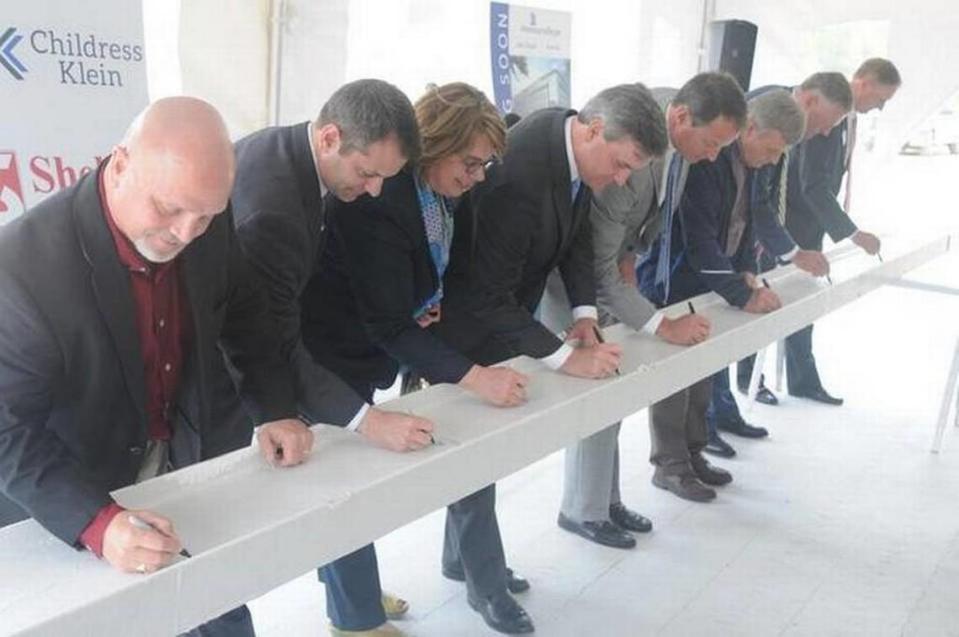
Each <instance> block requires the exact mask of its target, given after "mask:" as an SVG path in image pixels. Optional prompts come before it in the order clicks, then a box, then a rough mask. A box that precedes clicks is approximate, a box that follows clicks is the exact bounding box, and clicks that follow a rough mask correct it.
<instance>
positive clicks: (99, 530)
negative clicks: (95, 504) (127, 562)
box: [80, 503, 126, 558]
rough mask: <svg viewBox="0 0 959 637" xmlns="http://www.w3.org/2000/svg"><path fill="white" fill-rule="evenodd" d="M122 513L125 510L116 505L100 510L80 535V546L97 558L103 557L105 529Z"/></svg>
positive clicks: (109, 505)
mask: <svg viewBox="0 0 959 637" xmlns="http://www.w3.org/2000/svg"><path fill="white" fill-rule="evenodd" d="M123 511H126V509H124V508H123V507H122V506H120V505H119V504H116V503H113V504H108V505H106V506H105V507H103V508H102V509H100V511H99V512H98V513H97V514H96V517H94V518H93V521H92V522H90V524H88V525H87V528H85V529H83V533H81V534H80V544H82V545H83V546H85V547H87V550H88V551H90V552H91V553H93V554H94V555H96V556H97V557H98V558H100V557H103V535H104V534H105V533H106V532H107V527H108V526H110V522H112V521H113V518H115V517H116V516H117V514H118V513H122V512H123Z"/></svg>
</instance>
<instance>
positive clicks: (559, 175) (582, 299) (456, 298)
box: [435, 84, 667, 631]
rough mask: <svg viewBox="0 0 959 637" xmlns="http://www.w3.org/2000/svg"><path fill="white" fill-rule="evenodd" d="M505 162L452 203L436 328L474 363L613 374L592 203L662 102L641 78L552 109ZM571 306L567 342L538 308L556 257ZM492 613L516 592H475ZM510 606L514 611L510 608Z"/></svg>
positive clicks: (651, 133)
mask: <svg viewBox="0 0 959 637" xmlns="http://www.w3.org/2000/svg"><path fill="white" fill-rule="evenodd" d="M507 140H508V141H507V150H506V154H505V156H504V157H503V160H502V163H501V164H499V165H497V166H495V167H493V168H492V169H491V170H490V173H489V175H488V176H487V178H486V181H485V182H483V183H482V184H480V185H479V186H477V187H476V188H474V191H473V193H472V194H471V196H470V198H469V199H468V200H464V201H463V202H461V204H460V205H459V206H458V208H457V212H456V228H457V231H456V234H455V235H454V238H453V247H452V253H451V256H450V264H449V268H448V269H447V274H446V278H445V284H444V288H445V290H446V293H445V294H446V296H445V298H444V302H443V320H442V321H440V322H439V323H437V324H436V325H435V327H437V328H438V329H437V330H436V332H437V334H439V335H440V337H441V338H443V339H445V340H446V341H447V342H449V343H450V344H451V345H453V347H455V348H456V349H458V350H459V351H461V352H463V353H464V354H466V355H467V356H468V357H469V358H471V359H472V360H473V361H474V362H476V363H479V364H483V365H491V364H495V363H499V362H502V361H505V360H507V359H510V358H513V357H515V356H519V355H521V354H525V355H527V356H530V357H533V358H538V359H540V360H542V361H543V363H544V364H546V365H547V366H548V367H550V368H552V369H554V370H558V371H561V372H563V373H565V374H570V375H573V376H579V377H582V378H606V377H608V376H610V375H612V374H614V373H615V371H616V369H617V367H618V365H619V361H620V353H621V349H620V347H619V346H618V345H615V344H604V343H600V342H599V341H598V339H597V338H596V333H597V329H598V323H597V317H598V313H597V310H596V289H595V283H594V280H593V276H592V272H591V270H592V263H593V250H592V233H591V229H590V224H589V203H590V199H591V197H592V192H593V190H596V191H599V190H602V189H603V188H605V187H606V186H607V185H609V184H611V183H614V182H615V183H619V184H622V183H625V181H626V179H627V178H628V177H629V173H630V171H632V170H638V169H639V168H641V167H643V166H644V165H646V163H648V162H649V160H650V159H651V158H652V157H655V156H657V155H660V154H662V152H663V151H664V150H665V148H666V143H667V142H666V130H665V126H664V125H663V117H662V112H661V111H660V109H659V107H658V106H657V105H656V101H655V100H654V99H653V97H652V95H650V93H649V90H648V89H646V87H644V86H642V85H641V84H624V85H620V86H615V87H612V88H609V89H606V90H604V91H602V92H601V93H599V94H598V95H596V96H595V97H594V98H592V99H591V100H589V102H587V104H586V106H585V107H584V108H583V110H582V111H581V112H580V113H576V111H572V110H565V109H560V108H547V109H543V110H540V111H537V112H535V113H532V114H530V115H527V116H526V117H524V118H523V119H522V121H520V122H519V123H518V124H516V125H515V126H514V127H513V128H511V129H510V130H509V134H508V138H507ZM557 267H558V268H559V271H560V273H561V275H562V277H563V282H564V283H565V285H566V290H567V293H568V296H569V299H570V304H571V305H572V306H573V308H572V317H573V319H574V323H573V326H572V327H571V328H570V330H569V332H568V334H569V336H570V338H571V339H576V340H577V344H578V346H577V345H576V344H574V345H571V344H569V343H564V342H563V341H562V340H561V339H560V338H558V337H557V336H556V335H555V334H554V333H553V332H551V331H550V330H549V329H548V328H547V327H545V326H544V325H543V324H542V323H540V322H539V321H538V320H537V318H536V317H535V315H534V313H535V312H536V309H537V307H538V306H539V304H540V301H541V299H542V296H543V291H544V289H545V287H546V280H547V277H548V276H549V273H550V272H551V271H552V270H553V268H557ZM470 605H471V606H473V608H475V609H477V610H478V611H479V612H481V613H483V615H484V618H485V619H486V621H487V623H490V624H492V623H493V622H491V621H490V617H491V616H492V613H493V612H494V611H495V614H496V615H497V616H499V617H507V618H508V617H511V616H512V617H515V618H517V620H516V622H515V623H516V624H517V628H520V627H522V628H523V629H524V631H525V630H526V629H530V630H531V629H532V623H531V622H530V621H529V620H528V619H527V618H526V615H525V612H523V611H522V609H521V608H519V605H518V604H516V602H515V600H512V598H511V597H509V595H508V594H503V595H500V596H499V597H498V598H491V599H487V600H479V599H471V600H470ZM511 609H512V610H511Z"/></svg>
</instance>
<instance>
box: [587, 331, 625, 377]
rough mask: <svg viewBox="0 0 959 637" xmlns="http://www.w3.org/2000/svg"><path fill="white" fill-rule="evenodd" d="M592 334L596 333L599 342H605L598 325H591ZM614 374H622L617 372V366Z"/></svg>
mask: <svg viewBox="0 0 959 637" xmlns="http://www.w3.org/2000/svg"><path fill="white" fill-rule="evenodd" d="M593 334H595V335H596V340H597V341H599V342H600V343H605V342H606V341H605V340H603V333H602V332H600V331H599V327H597V326H596V325H594V326H593ZM616 375H617V376H621V375H622V374H620V373H619V368H618V367H617V368H616Z"/></svg>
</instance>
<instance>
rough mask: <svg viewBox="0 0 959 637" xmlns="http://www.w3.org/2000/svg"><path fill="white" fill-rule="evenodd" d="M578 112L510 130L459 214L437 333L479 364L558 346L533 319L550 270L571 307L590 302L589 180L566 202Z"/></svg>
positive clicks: (542, 116) (537, 116)
mask: <svg viewBox="0 0 959 637" xmlns="http://www.w3.org/2000/svg"><path fill="white" fill-rule="evenodd" d="M574 114H575V111H567V110H563V109H559V108H548V109H543V110H540V111H537V112H535V113H533V114H531V115H528V116H527V117H525V118H523V120H522V121H520V122H519V123H518V124H517V125H516V126H514V127H513V128H511V129H510V131H509V135H508V139H507V143H508V147H507V151H506V155H505V157H504V158H503V163H502V164H500V165H499V166H496V167H494V168H493V169H492V170H491V171H490V173H489V174H488V175H487V178H486V181H485V182H483V183H481V184H479V185H478V186H477V187H476V188H474V192H473V193H471V196H470V197H468V198H464V200H463V202H461V204H460V206H459V207H458V208H457V213H456V228H457V236H456V237H455V238H454V241H453V251H452V255H451V259H450V267H449V269H448V270H447V274H446V284H445V285H446V289H447V290H448V292H447V294H446V300H445V302H444V305H443V312H444V317H443V320H442V321H441V322H440V323H438V324H437V327H436V331H437V332H438V333H439V334H441V335H442V337H443V338H444V339H446V340H447V342H449V343H450V344H452V345H453V346H454V347H456V348H457V349H459V350H460V351H463V352H465V353H466V354H467V355H468V356H470V357H471V358H472V359H473V360H476V361H477V362H479V363H482V364H488V363H494V362H498V361H501V360H504V359H507V358H510V357H512V356H516V355H519V354H526V355H527V356H532V357H534V358H543V357H546V356H549V355H550V354H552V353H553V352H555V351H556V350H557V349H559V347H560V345H562V341H560V339H559V338H558V337H557V336H556V335H555V334H553V333H552V332H550V331H549V330H548V329H547V328H546V327H545V326H543V325H542V324H541V323H540V322H539V321H537V320H536V319H535V318H534V317H533V313H534V312H535V311H536V308H537V306H538V305H539V303H540V299H541V298H542V296H543V290H544V289H545V286H546V279H547V277H548V276H549V273H550V271H552V270H553V268H556V267H558V268H559V270H560V274H561V275H562V278H563V282H564V284H565V286H566V290H567V292H568V294H569V300H570V303H571V304H572V305H573V306H574V307H575V306H578V305H595V304H596V290H595V282H594V280H593V243H592V231H591V227H590V223H589V204H590V199H591V193H590V191H589V188H588V187H587V186H586V184H582V186H581V187H580V189H579V194H578V196H577V198H576V202H575V205H574V204H573V202H572V201H571V194H572V188H571V186H572V184H571V182H570V171H569V162H568V160H567V155H566V141H565V133H564V127H565V122H566V118H567V117H569V116H571V115H574ZM464 229H469V230H470V232H463V230H464Z"/></svg>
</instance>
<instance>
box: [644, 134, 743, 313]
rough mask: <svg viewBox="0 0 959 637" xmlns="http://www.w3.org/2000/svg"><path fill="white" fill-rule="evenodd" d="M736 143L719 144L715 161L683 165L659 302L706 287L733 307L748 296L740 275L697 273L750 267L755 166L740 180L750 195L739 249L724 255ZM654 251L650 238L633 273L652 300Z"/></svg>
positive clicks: (680, 298)
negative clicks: (665, 291) (685, 172)
mask: <svg viewBox="0 0 959 637" xmlns="http://www.w3.org/2000/svg"><path fill="white" fill-rule="evenodd" d="M737 146H738V144H730V145H729V146H727V147H726V148H724V149H723V150H722V152H721V153H720V154H719V156H718V157H717V158H716V161H715V162H709V161H701V162H699V163H697V164H694V165H692V166H690V168H689V176H688V177H687V179H686V188H685V190H684V191H683V197H682V199H681V200H680V204H679V210H678V214H676V215H674V216H673V229H672V235H671V243H670V245H671V248H670V262H671V263H670V282H669V298H668V299H666V302H665V303H663V304H662V305H670V304H672V303H678V302H680V301H684V300H686V299H689V298H692V297H694V296H696V295H699V294H703V293H704V292H709V291H713V292H716V293H717V294H719V295H720V296H722V297H723V298H724V299H726V301H727V302H729V304H730V305H735V306H737V307H742V306H743V305H745V304H746V302H747V301H748V300H749V296H750V294H751V291H750V289H749V286H747V285H746V283H745V282H744V281H743V278H742V276H740V275H738V274H703V273H702V271H703V270H732V271H735V272H742V271H755V259H754V258H753V256H752V246H753V243H754V241H755V236H754V230H753V229H754V222H753V211H754V206H753V202H754V201H756V200H757V199H758V200H759V201H760V202H761V201H762V195H761V194H760V193H757V192H756V191H755V187H756V184H755V179H756V173H757V172H758V171H756V170H749V169H747V170H746V179H745V181H744V183H743V188H745V189H746V192H747V193H750V199H749V205H748V207H747V210H746V220H747V222H746V229H745V231H744V232H743V235H742V238H741V240H740V242H739V249H738V250H737V252H736V254H734V255H733V256H732V257H728V256H726V253H725V248H726V239H727V236H728V234H729V222H730V219H731V217H732V211H733V206H734V205H735V203H736V192H737V188H736V178H735V176H734V175H733V168H732V162H734V161H739V159H738V148H737ZM659 250H660V242H658V241H657V242H654V243H653V248H652V250H650V252H649V254H648V255H647V256H646V258H645V259H643V261H642V262H641V263H640V264H639V267H638V268H637V271H636V274H637V276H638V277H639V286H640V290H641V291H642V293H643V294H644V295H649V296H648V298H652V299H656V298H657V296H656V294H657V292H656V264H657V263H658V262H659Z"/></svg>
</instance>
